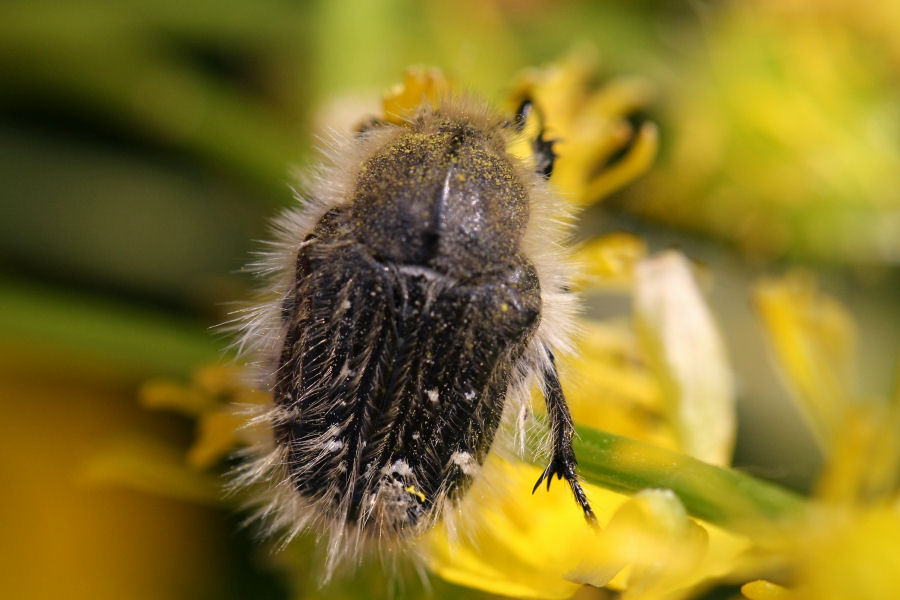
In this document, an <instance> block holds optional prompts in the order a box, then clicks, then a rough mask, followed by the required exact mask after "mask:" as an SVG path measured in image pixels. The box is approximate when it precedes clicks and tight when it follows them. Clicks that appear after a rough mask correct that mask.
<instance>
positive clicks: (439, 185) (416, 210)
mask: <svg viewBox="0 0 900 600" xmlns="http://www.w3.org/2000/svg"><path fill="white" fill-rule="evenodd" d="M527 221H528V199H527V196H526V193H525V190H524V188H523V186H522V184H521V183H520V182H519V181H518V180H517V178H516V176H515V174H514V171H513V169H512V167H511V165H510V163H509V161H508V159H507V158H506V156H505V150H504V149H503V146H502V145H500V143H499V141H498V140H497V139H493V138H491V137H489V136H488V135H486V134H485V133H484V132H482V131H480V130H478V129H475V128H472V127H471V126H468V125H467V124H465V123H459V122H454V121H452V120H447V121H446V122H445V123H444V124H443V125H442V126H441V127H439V128H438V130H437V131H435V132H429V133H414V132H411V133H406V134H403V135H401V136H399V137H397V138H396V139H394V140H393V141H392V142H391V143H390V144H389V145H388V146H387V147H385V148H383V149H381V150H380V151H379V152H378V153H376V154H375V155H374V156H372V157H371V158H370V159H369V160H368V161H367V162H366V163H364V164H363V166H362V168H361V171H360V174H359V176H358V179H357V185H356V188H355V190H354V193H353V195H352V198H351V200H350V201H349V202H348V203H347V204H346V205H344V206H342V207H339V208H335V209H332V210H330V211H328V212H327V213H326V214H325V215H324V216H323V217H322V218H321V219H320V220H319V222H318V223H317V224H316V225H315V227H314V228H313V230H312V232H311V233H310V234H309V236H308V237H307V239H306V241H305V243H304V244H303V246H302V248H301V249H300V251H299V254H298V257H297V272H296V280H295V281H296V283H295V286H294V288H293V290H291V292H290V294H289V295H288V297H287V299H286V301H285V308H284V318H285V320H286V321H287V334H286V337H285V342H284V346H283V351H282V354H281V359H280V363H279V369H278V374H279V375H278V378H277V380H276V385H275V399H276V402H277V403H278V404H280V405H282V406H284V407H285V408H288V409H289V410H292V411H295V412H296V414H298V418H297V419H296V420H290V421H287V422H285V423H282V424H280V425H279V426H277V428H276V436H277V439H278V441H279V442H280V443H281V444H283V445H285V446H286V447H287V448H288V461H289V464H291V465H297V468H296V469H293V470H292V475H293V476H292V484H293V485H294V486H295V488H296V490H297V491H298V492H299V493H300V494H301V495H303V496H306V497H308V498H309V499H310V500H312V501H316V502H322V503H325V504H326V505H328V504H331V505H333V509H334V511H335V512H336V513H337V514H340V513H341V511H344V512H345V518H346V519H347V520H348V521H349V522H359V524H360V525H361V526H362V527H363V528H364V529H366V528H372V529H375V530H377V533H378V535H381V536H383V535H403V534H404V533H405V532H406V531H407V530H409V529H415V528H416V526H417V525H418V524H419V522H420V521H421V520H423V518H425V521H426V522H427V521H429V520H430V519H429V518H430V517H431V516H432V513H431V511H432V509H433V508H434V507H435V506H436V502H437V501H439V500H440V499H443V498H455V497H458V496H459V495H460V494H461V493H463V492H465V490H466V489H467V488H468V486H469V484H470V482H471V479H472V475H473V474H474V473H475V472H476V471H477V469H478V467H479V466H480V465H481V464H482V463H483V461H484V459H485V456H486V454H487V452H488V450H489V449H490V446H491V443H492V441H493V438H494V434H495V432H496V430H497V427H498V425H499V423H500V416H501V413H502V412H503V406H504V399H505V396H506V393H507V388H508V386H509V383H510V377H511V376H512V374H513V373H512V371H513V369H514V368H515V365H516V362H517V361H518V359H519V358H520V357H521V356H522V353H523V352H524V350H525V347H526V345H527V343H528V341H529V339H530V337H531V336H532V334H533V333H534V331H535V328H536V327H537V324H538V320H539V317H540V311H541V294H540V286H539V283H538V277H537V273H536V271H535V268H534V266H533V265H532V264H531V262H530V261H529V260H528V259H527V258H526V257H525V256H524V255H523V254H522V253H521V252H520V251H519V241H520V239H521V237H522V234H523V232H524V229H525V226H526V224H527Z"/></svg>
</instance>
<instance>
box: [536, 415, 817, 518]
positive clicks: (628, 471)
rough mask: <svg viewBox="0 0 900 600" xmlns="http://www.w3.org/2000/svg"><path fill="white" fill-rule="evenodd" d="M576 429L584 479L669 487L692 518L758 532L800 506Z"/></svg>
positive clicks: (690, 461)
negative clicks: (762, 525)
mask: <svg viewBox="0 0 900 600" xmlns="http://www.w3.org/2000/svg"><path fill="white" fill-rule="evenodd" d="M577 430H578V437H577V438H576V440H575V454H576V456H577V457H578V472H579V474H580V475H581V476H582V477H583V478H584V480H585V481H586V482H588V483H592V484H595V485H598V486H601V487H604V488H607V489H610V490H613V491H616V492H622V493H626V494H633V493H637V492H639V491H641V490H644V489H650V488H656V489H669V490H672V491H673V492H674V493H675V494H676V495H677V496H678V497H679V498H680V500H681V502H682V503H683V504H684V506H685V508H686V509H687V511H688V513H690V514H691V515H692V516H694V517H697V518H699V519H703V520H704V521H708V522H710V523H712V524H714V525H720V526H722V527H725V528H728V529H732V530H737V531H740V532H742V533H755V534H756V533H759V532H760V531H761V530H760V524H761V523H766V524H770V525H776V526H777V525H778V524H779V523H784V522H787V521H789V520H792V519H796V518H797V517H799V516H801V515H802V514H803V512H804V511H805V509H806V506H807V505H806V502H805V500H804V499H803V497H801V496H799V495H798V494H796V493H794V492H791V491H789V490H786V489H784V488H782V487H780V486H778V485H776V484H773V483H769V482H766V481H762V480H760V479H756V478H755V477H751V476H749V475H746V474H744V473H741V472H739V471H735V470H733V469H727V468H723V467H717V466H714V465H711V464H708V463H705V462H703V461H700V460H697V459H695V458H691V457H690V456H687V455H684V454H680V453H678V452H672V451H671V450H665V449H663V448H658V447H656V446H652V445H650V444H646V443H644V442H639V441H637V440H632V439H629V438H625V437H621V436H618V435H614V434H611V433H606V432H603V431H598V430H596V429H591V428H589V427H577ZM531 442H532V444H531V445H532V448H534V447H535V446H536V440H535V439H532V440H531Z"/></svg>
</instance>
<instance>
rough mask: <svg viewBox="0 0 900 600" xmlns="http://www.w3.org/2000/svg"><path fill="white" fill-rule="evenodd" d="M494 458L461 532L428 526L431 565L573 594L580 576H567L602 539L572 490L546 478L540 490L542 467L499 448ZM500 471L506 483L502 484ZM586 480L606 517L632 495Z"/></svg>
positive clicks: (455, 577)
mask: <svg viewBox="0 0 900 600" xmlns="http://www.w3.org/2000/svg"><path fill="white" fill-rule="evenodd" d="M487 463H488V464H486V465H485V469H487V470H489V475H490V480H492V481H493V483H491V482H490V481H488V478H487V477H483V478H481V479H480V480H478V481H477V482H476V484H475V486H473V489H472V490H471V491H470V492H469V494H468V496H467V498H466V500H465V501H464V503H463V508H464V510H465V511H466V513H467V514H464V515H461V517H460V518H461V519H464V520H466V521H468V522H467V523H464V525H461V527H463V529H462V531H461V532H460V535H459V539H458V540H457V541H451V539H450V538H449V537H448V535H447V532H446V531H445V530H444V528H442V527H438V528H436V529H435V530H434V531H432V532H431V533H430V534H428V536H427V540H426V543H427V555H428V561H429V567H430V568H431V570H432V571H434V572H435V573H437V574H438V575H439V576H441V577H442V578H444V579H446V580H448V581H452V582H454V583H457V584H459V585H464V586H468V587H472V588H476V589H480V590H484V591H487V592H491V593H496V594H502V595H504V596H512V597H517V598H568V597H569V596H571V595H572V594H574V593H575V591H576V590H577V589H578V587H579V584H578V583H575V582H572V581H569V580H567V579H566V577H565V576H566V574H567V573H568V572H569V571H570V570H571V569H572V568H573V567H574V566H575V565H577V564H578V563H579V561H580V560H581V558H582V556H583V554H584V553H585V552H586V551H589V549H591V548H592V547H594V546H595V543H594V540H595V539H596V533H595V532H594V531H593V530H592V529H591V527H589V526H588V525H587V523H585V520H584V517H583V515H582V513H581V510H580V509H579V508H578V506H577V505H576V504H575V501H574V499H573V498H572V493H571V491H570V490H569V489H568V486H567V485H565V483H564V482H561V481H554V483H553V485H551V487H550V490H549V491H547V490H546V489H545V488H544V487H543V486H542V487H541V488H540V489H538V490H537V491H535V493H534V494H532V493H531V490H532V487H533V486H534V482H535V481H537V479H538V477H539V476H540V474H541V470H540V469H538V468H536V467H532V466H529V465H524V464H512V463H509V462H506V461H504V460H503V459H500V458H497V457H495V456H493V455H491V456H489V458H488V461H487ZM487 474H488V473H486V475H487ZM498 478H499V479H505V482H506V485H505V486H504V488H505V489H502V490H499V491H498V488H497V484H496V481H497V479H498ZM585 488H586V490H587V493H588V495H589V497H590V501H591V505H592V507H593V509H594V512H595V513H596V514H597V518H598V520H599V521H600V523H601V524H602V523H605V522H606V521H608V520H609V518H610V517H611V516H612V514H613V512H614V511H615V510H616V508H618V506H619V505H621V504H622V502H624V501H625V500H626V497H625V496H621V495H619V494H615V493H613V492H609V491H606V490H602V489H599V488H595V487H593V486H585ZM474 511H477V513H478V514H477V515H475V514H473V512H474ZM466 517H467V518H466Z"/></svg>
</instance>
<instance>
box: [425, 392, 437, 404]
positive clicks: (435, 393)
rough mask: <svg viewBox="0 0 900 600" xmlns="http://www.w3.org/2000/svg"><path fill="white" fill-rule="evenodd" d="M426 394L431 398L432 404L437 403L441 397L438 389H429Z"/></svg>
mask: <svg viewBox="0 0 900 600" xmlns="http://www.w3.org/2000/svg"><path fill="white" fill-rule="evenodd" d="M425 395H426V396H428V399H429V400H431V403H432V404H437V403H438V400H439V399H440V397H439V396H438V391H437V390H427V391H426V392H425Z"/></svg>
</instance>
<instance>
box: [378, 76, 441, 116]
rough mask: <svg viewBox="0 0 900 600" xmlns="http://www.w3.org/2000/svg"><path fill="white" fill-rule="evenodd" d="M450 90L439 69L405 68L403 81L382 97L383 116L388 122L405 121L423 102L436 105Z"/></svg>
mask: <svg viewBox="0 0 900 600" xmlns="http://www.w3.org/2000/svg"><path fill="white" fill-rule="evenodd" d="M449 91H450V83H449V82H448V81H447V79H446V78H445V77H444V74H443V73H441V71H440V70H439V69H428V68H425V67H412V68H410V69H407V71H406V75H405V76H404V78H403V83H402V84H400V85H398V86H396V87H395V88H394V89H393V90H391V93H390V94H387V95H386V96H385V97H384V101H383V103H382V108H383V110H384V118H385V120H386V121H388V122H390V123H397V124H401V123H403V122H405V121H406V119H408V118H409V117H411V116H412V114H413V113H414V112H415V111H416V109H418V108H419V107H420V106H421V105H422V104H423V103H425V102H428V103H430V104H431V105H432V106H437V103H438V101H439V100H440V99H441V98H442V97H443V96H445V95H447V93H448V92H449Z"/></svg>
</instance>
